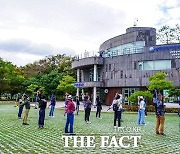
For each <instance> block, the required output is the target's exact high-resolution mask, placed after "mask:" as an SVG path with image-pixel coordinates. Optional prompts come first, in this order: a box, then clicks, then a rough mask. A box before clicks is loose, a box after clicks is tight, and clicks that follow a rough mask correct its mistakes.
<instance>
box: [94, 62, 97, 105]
mask: <svg viewBox="0 0 180 154" xmlns="http://www.w3.org/2000/svg"><path fill="white" fill-rule="evenodd" d="M94 81H97V65H94ZM96 93H97V88H96V87H94V88H93V105H96V97H97V94H96Z"/></svg>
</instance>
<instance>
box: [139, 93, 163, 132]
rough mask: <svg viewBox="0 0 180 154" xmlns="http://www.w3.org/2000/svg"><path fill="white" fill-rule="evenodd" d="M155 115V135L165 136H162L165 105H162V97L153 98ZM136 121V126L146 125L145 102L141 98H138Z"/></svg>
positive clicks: (158, 95)
mask: <svg viewBox="0 0 180 154" xmlns="http://www.w3.org/2000/svg"><path fill="white" fill-rule="evenodd" d="M153 101H154V106H155V114H156V135H165V134H164V122H165V116H164V115H165V105H164V103H163V99H162V95H161V94H160V93H159V94H156V95H155V97H154V98H153ZM138 108H139V109H138V120H137V124H138V125H140V124H142V125H146V123H145V120H144V117H145V113H146V112H145V111H146V101H145V99H144V98H143V96H139V97H138Z"/></svg>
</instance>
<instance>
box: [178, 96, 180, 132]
mask: <svg viewBox="0 0 180 154" xmlns="http://www.w3.org/2000/svg"><path fill="white" fill-rule="evenodd" d="M179 97H180V96H179ZM178 116H179V132H180V99H179V109H178Z"/></svg>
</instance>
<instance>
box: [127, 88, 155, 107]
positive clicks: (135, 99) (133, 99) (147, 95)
mask: <svg viewBox="0 0 180 154" xmlns="http://www.w3.org/2000/svg"><path fill="white" fill-rule="evenodd" d="M138 96H143V98H145V99H146V102H147V104H149V102H151V101H152V98H153V95H152V93H151V92H150V91H137V92H135V93H133V94H132V95H131V96H130V97H129V98H128V101H130V102H132V103H134V104H136V105H137V103H138Z"/></svg>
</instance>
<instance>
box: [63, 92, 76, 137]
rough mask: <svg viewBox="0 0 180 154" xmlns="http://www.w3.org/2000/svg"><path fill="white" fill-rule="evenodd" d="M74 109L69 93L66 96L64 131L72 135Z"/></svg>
mask: <svg viewBox="0 0 180 154" xmlns="http://www.w3.org/2000/svg"><path fill="white" fill-rule="evenodd" d="M74 111H75V104H74V102H73V101H72V96H71V95H69V96H68V97H67V108H66V113H67V117H66V125H65V133H70V135H73V133H74V130H73V126H74ZM69 125H70V130H68V127H69Z"/></svg>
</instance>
